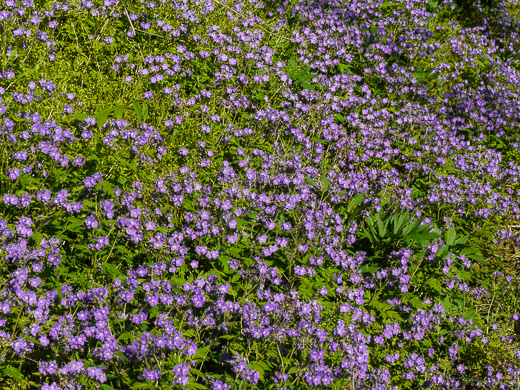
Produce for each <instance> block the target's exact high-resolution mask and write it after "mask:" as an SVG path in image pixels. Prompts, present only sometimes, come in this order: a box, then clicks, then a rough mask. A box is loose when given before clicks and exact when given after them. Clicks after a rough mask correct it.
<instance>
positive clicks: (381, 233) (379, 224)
mask: <svg viewBox="0 0 520 390" xmlns="http://www.w3.org/2000/svg"><path fill="white" fill-rule="evenodd" d="M376 223H377V229H378V231H379V236H380V237H384V236H385V235H386V226H385V224H384V223H383V221H382V220H381V218H380V217H379V215H378V216H377V218H376Z"/></svg>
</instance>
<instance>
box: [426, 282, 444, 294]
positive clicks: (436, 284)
mask: <svg viewBox="0 0 520 390" xmlns="http://www.w3.org/2000/svg"><path fill="white" fill-rule="evenodd" d="M428 284H429V285H430V286H431V287H433V288H434V289H435V291H437V292H439V293H441V292H442V286H441V285H440V283H439V281H438V280H437V279H430V280H429V281H428Z"/></svg>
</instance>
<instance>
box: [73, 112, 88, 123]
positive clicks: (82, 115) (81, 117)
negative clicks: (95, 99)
mask: <svg viewBox="0 0 520 390" xmlns="http://www.w3.org/2000/svg"><path fill="white" fill-rule="evenodd" d="M87 117H88V115H87V114H85V113H84V112H77V113H76V114H74V116H73V117H72V119H75V120H78V121H80V122H83V121H84V120H85V119H86V118H87Z"/></svg>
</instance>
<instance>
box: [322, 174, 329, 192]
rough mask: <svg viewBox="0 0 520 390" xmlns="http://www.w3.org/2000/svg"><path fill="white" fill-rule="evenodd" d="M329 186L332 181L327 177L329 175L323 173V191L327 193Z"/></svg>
mask: <svg viewBox="0 0 520 390" xmlns="http://www.w3.org/2000/svg"><path fill="white" fill-rule="evenodd" d="M329 185H330V180H329V178H328V177H327V174H326V173H323V175H321V186H322V188H323V191H327V190H328V189H329Z"/></svg>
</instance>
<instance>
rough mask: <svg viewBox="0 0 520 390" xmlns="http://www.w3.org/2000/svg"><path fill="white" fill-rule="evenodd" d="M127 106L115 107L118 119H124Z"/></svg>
mask: <svg viewBox="0 0 520 390" xmlns="http://www.w3.org/2000/svg"><path fill="white" fill-rule="evenodd" d="M125 110H126V107H125V106H121V105H117V106H115V107H114V115H115V116H116V119H122V118H123V114H124V113H125Z"/></svg>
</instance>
